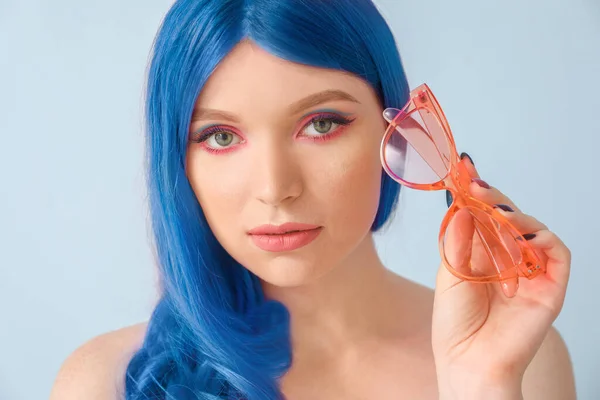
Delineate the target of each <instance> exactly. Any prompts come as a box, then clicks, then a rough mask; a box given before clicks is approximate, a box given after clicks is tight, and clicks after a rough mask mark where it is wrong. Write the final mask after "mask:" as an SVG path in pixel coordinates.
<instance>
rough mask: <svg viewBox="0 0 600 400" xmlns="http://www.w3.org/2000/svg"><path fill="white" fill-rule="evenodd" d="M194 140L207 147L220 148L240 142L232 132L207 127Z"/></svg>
mask: <svg viewBox="0 0 600 400" xmlns="http://www.w3.org/2000/svg"><path fill="white" fill-rule="evenodd" d="M194 142H197V143H203V144H204V146H206V147H208V148H209V149H214V150H221V149H225V148H227V147H231V146H232V145H236V144H238V143H240V142H241V138H240V137H239V136H238V135H236V134H235V133H232V132H228V131H224V130H211V129H208V130H206V131H205V132H203V133H201V134H200V135H199V137H198V138H197V139H195V140H194Z"/></svg>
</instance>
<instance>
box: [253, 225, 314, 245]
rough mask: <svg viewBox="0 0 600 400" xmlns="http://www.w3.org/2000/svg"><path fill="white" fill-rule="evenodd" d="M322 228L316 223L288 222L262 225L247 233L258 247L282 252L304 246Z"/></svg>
mask: <svg viewBox="0 0 600 400" xmlns="http://www.w3.org/2000/svg"><path fill="white" fill-rule="evenodd" d="M322 230H323V229H322V227H321V226H318V225H310V224H300V223H296V222H288V223H285V224H283V225H262V226H259V227H256V228H254V229H251V230H250V231H248V234H249V235H250V237H251V238H252V241H253V242H254V244H255V245H256V246H257V247H259V248H260V249H262V250H264V251H270V252H283V251H292V250H296V249H299V248H301V247H304V246H306V245H307V244H309V243H311V242H312V241H313V240H315V239H316V238H317V236H319V234H320V233H321V231H322Z"/></svg>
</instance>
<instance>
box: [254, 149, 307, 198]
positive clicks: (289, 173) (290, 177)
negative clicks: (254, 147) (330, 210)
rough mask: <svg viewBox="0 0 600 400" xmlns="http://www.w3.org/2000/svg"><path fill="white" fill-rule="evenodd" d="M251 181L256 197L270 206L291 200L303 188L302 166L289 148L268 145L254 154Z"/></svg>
mask: <svg viewBox="0 0 600 400" xmlns="http://www.w3.org/2000/svg"><path fill="white" fill-rule="evenodd" d="M252 172H253V174H254V178H253V181H254V182H253V183H254V185H253V186H254V188H255V189H254V190H255V196H256V198H257V199H258V200H259V201H260V202H262V203H264V204H266V205H271V206H279V205H282V204H284V203H288V202H293V201H294V200H295V199H296V198H298V197H299V196H300V194H301V193H302V189H303V183H302V168H301V165H300V163H299V160H297V156H295V155H294V154H293V152H292V151H291V150H290V149H285V148H282V147H281V146H275V145H269V146H268V148H264V149H263V151H261V152H260V154H257V155H256V162H255V168H254V171H252Z"/></svg>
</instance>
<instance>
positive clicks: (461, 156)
mask: <svg viewBox="0 0 600 400" xmlns="http://www.w3.org/2000/svg"><path fill="white" fill-rule="evenodd" d="M465 157H467V158H468V159H469V161H471V164H472V165H473V166H475V163H474V162H473V159H472V158H471V156H470V155H469V154H467V153H464V152H463V153H460V159H461V160H462V159H463V158H465Z"/></svg>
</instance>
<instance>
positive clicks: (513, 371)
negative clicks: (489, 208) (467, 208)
mask: <svg viewBox="0 0 600 400" xmlns="http://www.w3.org/2000/svg"><path fill="white" fill-rule="evenodd" d="M464 162H465V163H466V164H467V165H468V168H469V170H470V172H471V173H472V176H475V177H477V178H478V175H477V171H476V170H475V167H474V166H473V164H472V163H470V162H469V160H468V159H465V160H464ZM470 189H471V194H472V195H473V196H474V197H476V198H477V199H479V200H481V201H483V202H485V203H488V204H490V205H496V204H502V205H504V206H503V208H505V209H507V210H513V211H502V212H503V213H504V215H505V216H506V217H507V218H508V219H509V220H510V222H511V223H512V224H513V225H514V226H515V227H516V228H517V229H518V230H519V231H521V232H523V233H530V234H532V235H528V239H529V242H530V244H531V245H532V246H533V248H534V249H535V250H536V252H537V253H538V254H539V255H540V258H541V259H542V260H543V261H545V262H546V267H547V272H546V273H545V274H542V275H540V276H537V277H536V278H534V279H532V280H528V279H526V278H520V279H519V282H518V285H519V287H518V291H517V293H516V295H515V296H514V297H509V296H511V295H512V294H511V293H509V292H511V291H512V290H511V288H510V285H508V286H507V285H504V286H502V285H500V284H499V283H494V284H481V283H471V282H466V281H461V280H459V279H458V278H456V277H455V276H454V275H452V274H451V273H450V272H449V271H448V270H447V269H446V267H445V266H444V265H441V266H440V268H439V271H438V276H437V282H436V289H435V302H434V310H433V327H432V329H433V330H432V345H433V351H434V357H435V362H436V370H437V373H438V386H439V391H440V399H446V398H447V399H459V398H460V399H470V398H473V399H475V398H476V399H483V398H485V399H486V400H493V399H521V398H522V394H521V382H522V378H523V374H524V373H525V370H526V368H527V366H528V364H529V363H530V362H531V360H532V359H533V357H534V356H535V354H536V352H537V350H538V349H539V348H540V346H541V344H542V342H543V340H544V338H545V337H546V335H547V334H548V331H549V330H550V328H551V326H552V323H553V322H554V320H555V319H556V317H557V316H558V314H559V312H560V310H561V309H562V305H563V301H564V298H565V292H566V288H567V282H568V279H569V271H570V265H571V254H570V251H569V249H568V248H567V247H566V246H565V244H564V243H563V242H562V241H561V240H560V239H559V238H558V237H557V236H556V235H555V234H554V233H552V232H551V231H549V230H548V228H547V227H546V226H545V225H544V224H542V223H541V222H539V221H538V220H537V219H535V218H533V217H532V216H529V215H526V214H524V213H522V212H521V211H520V210H519V209H518V208H517V206H516V205H515V204H514V203H513V202H512V201H511V200H510V199H509V198H508V197H506V196H505V195H504V194H502V193H501V192H500V191H499V190H497V189H496V188H493V187H489V186H488V185H487V184H485V182H482V181H480V180H476V181H474V182H472V183H471V187H470ZM505 206H508V208H507V207H505ZM449 234H451V233H449ZM534 235H535V236H534ZM533 236H534V237H533ZM452 245H453V243H452V238H451V237H450V238H447V242H446V249H445V251H446V254H450V255H451V254H452V251H453V250H454V251H455V252H459V251H460V245H459V244H456V248H455V249H453V248H452ZM513 289H514V288H513Z"/></svg>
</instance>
